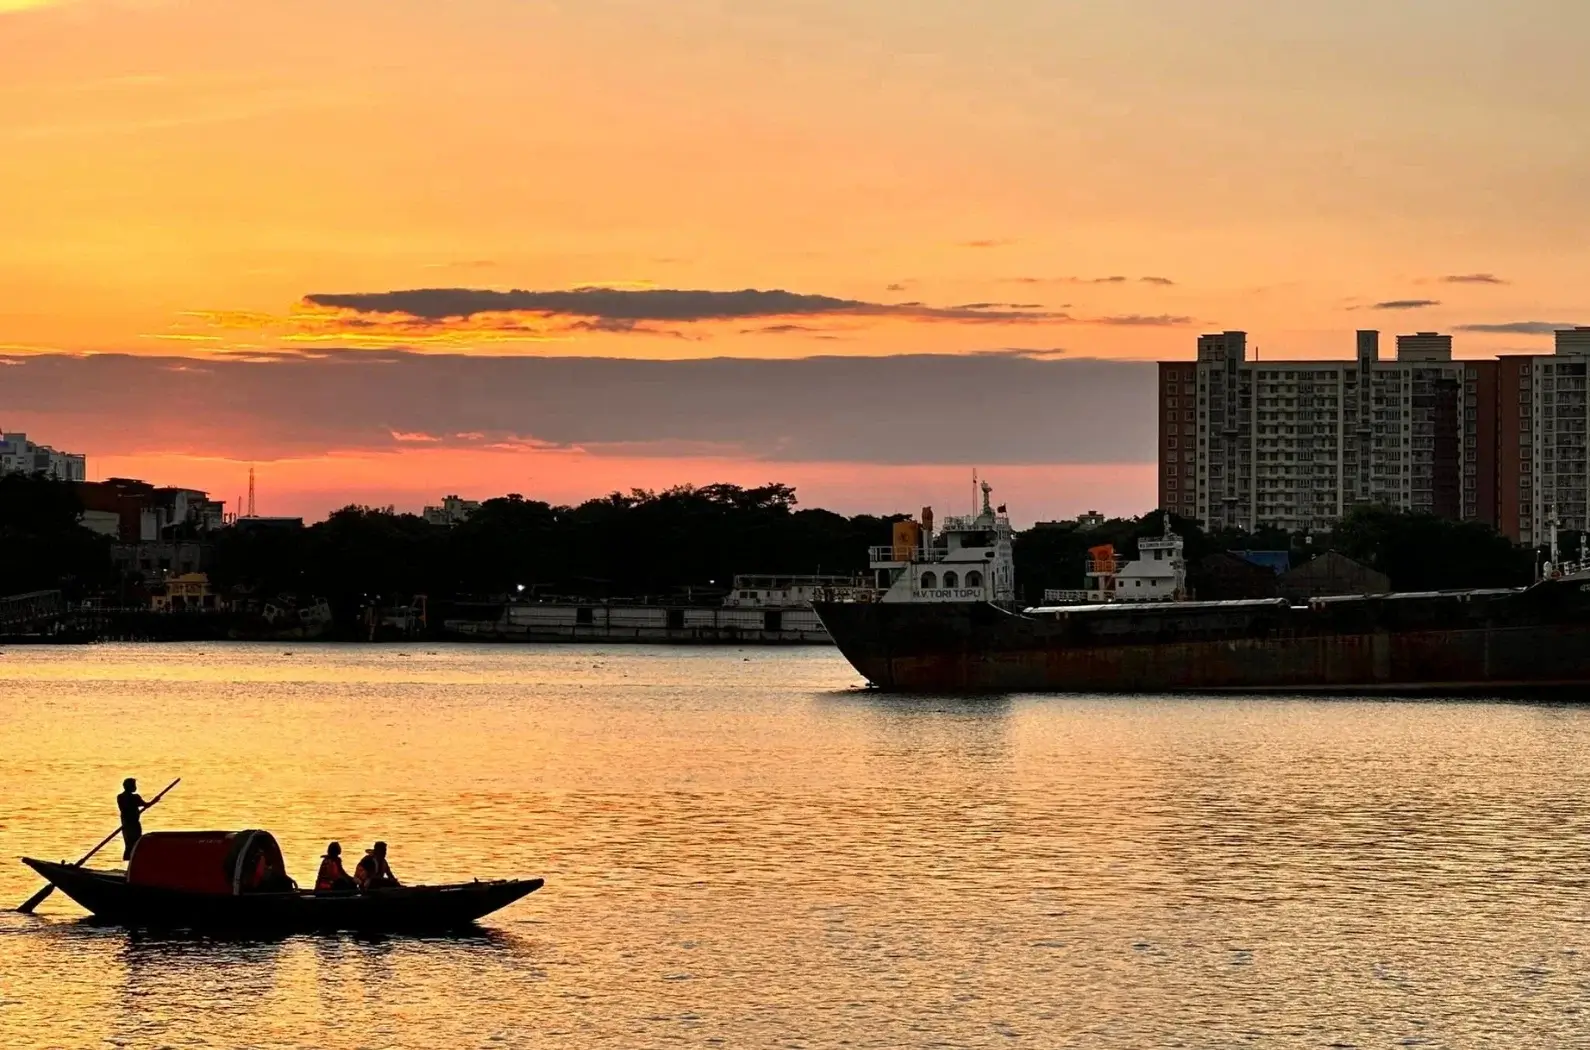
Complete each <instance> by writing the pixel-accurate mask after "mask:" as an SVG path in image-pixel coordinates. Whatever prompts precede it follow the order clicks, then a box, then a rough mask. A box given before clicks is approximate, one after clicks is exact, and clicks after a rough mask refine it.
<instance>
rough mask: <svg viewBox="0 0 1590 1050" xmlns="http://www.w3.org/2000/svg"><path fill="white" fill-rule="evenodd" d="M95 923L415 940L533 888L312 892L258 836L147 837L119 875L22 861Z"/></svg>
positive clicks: (469, 885) (499, 884)
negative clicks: (353, 934)
mask: <svg viewBox="0 0 1590 1050" xmlns="http://www.w3.org/2000/svg"><path fill="white" fill-rule="evenodd" d="M22 862H23V863H24V864H26V865H28V867H30V868H32V869H33V870H34V871H36V872H38V873H39V874H40V875H42V876H44V877H45V878H46V879H48V880H49V881H50V882H51V883H53V884H54V885H55V886H56V887H57V888H59V889H60V891H61V892H62V893H64V894H66V895H67V896H68V897H70V898H72V900H74V901H76V902H77V903H78V904H80V905H82V906H83V907H84V908H86V909H88V911H90V912H91V913H93V915H94V917H95V918H96V919H99V920H101V921H104V922H109V923H114V924H117V925H122V926H130V927H146V928H157V929H228V930H248V931H254V932H261V933H294V932H301V931H311V930H354V931H360V932H365V933H422V932H427V931H438V932H440V931H447V930H456V929H459V928H462V927H467V926H469V925H470V924H471V923H473V922H475V920H477V919H479V918H481V917H482V916H485V915H489V914H491V913H492V912H494V911H497V910H498V909H499V908H504V907H507V906H508V905H509V904H512V903H513V902H514V901H516V900H519V899H520V898H521V897H525V896H528V895H529V894H531V893H534V892H535V891H536V890H538V889H540V888H541V886H542V884H543V880H541V879H493V880H490V881H484V882H483V881H480V880H476V881H474V882H460V883H450V884H447V885H438V886H390V887H383V888H380V889H372V890H366V891H359V892H352V891H349V892H337V893H314V892H312V891H308V890H300V889H298V888H297V887H296V886H295V885H294V884H293V883H292V881H291V880H290V879H288V878H287V874H286V865H285V864H284V862H283V860H282V852H281V848H280V847H279V846H278V845H277V843H276V839H275V838H273V837H272V836H271V835H270V833H269V832H265V831H152V832H148V833H146V834H145V835H144V836H143V838H141V839H139V841H138V845H137V846H136V847H135V848H134V849H133V855H132V859H131V860H130V861H129V862H128V864H127V870H126V871H125V872H121V871H96V870H92V869H89V868H84V867H79V866H77V865H74V864H68V863H65V862H62V863H53V862H51V861H44V860H35V859H33V858H31V857H24V858H22Z"/></svg>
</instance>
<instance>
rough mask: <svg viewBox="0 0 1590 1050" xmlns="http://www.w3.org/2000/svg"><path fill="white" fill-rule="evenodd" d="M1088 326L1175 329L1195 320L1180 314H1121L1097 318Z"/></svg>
mask: <svg viewBox="0 0 1590 1050" xmlns="http://www.w3.org/2000/svg"><path fill="white" fill-rule="evenodd" d="M1087 323H1088V324H1101V325H1120V326H1123V327H1142V328H1174V327H1177V326H1179V325H1184V324H1192V323H1193V318H1191V317H1184V316H1181V315H1179V314H1119V315H1117V316H1114V317H1095V318H1093V319H1092V320H1091V321H1089V322H1087Z"/></svg>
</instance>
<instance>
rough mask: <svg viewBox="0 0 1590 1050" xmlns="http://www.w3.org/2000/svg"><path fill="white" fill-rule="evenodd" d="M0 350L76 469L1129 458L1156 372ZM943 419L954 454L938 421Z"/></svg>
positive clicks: (993, 361)
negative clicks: (333, 457)
mask: <svg viewBox="0 0 1590 1050" xmlns="http://www.w3.org/2000/svg"><path fill="white" fill-rule="evenodd" d="M193 363H194V361H193V359H192V358H181V357H152V356H144V355H132V354H95V355H86V356H78V355H66V354H42V355H41V354H31V355H0V365H4V366H5V367H4V369H3V370H4V372H5V378H6V381H5V383H4V384H0V418H4V419H5V420H6V423H7V426H10V427H16V428H18V429H25V430H27V431H28V432H29V433H34V434H43V435H47V439H48V440H49V442H50V443H51V444H53V445H55V446H56V447H58V448H69V449H72V450H73V451H82V452H86V453H88V454H89V455H90V457H94V456H105V455H156V454H171V455H192V456H204V457H218V458H230V459H237V460H250V459H252V460H258V461H261V462H264V461H268V460H272V459H284V458H295V457H315V458H320V457H324V456H326V455H328V454H338V453H349V454H354V453H361V452H384V453H396V452H401V451H405V450H414V449H440V450H445V449H465V450H471V449H473V450H486V449H493V450H501V449H503V448H521V447H522V448H530V447H535V448H557V449H584V450H586V451H588V452H591V453H593V454H598V455H600V454H604V453H603V451H602V450H604V449H613V448H620V447H622V448H624V449H625V450H627V451H626V454H627V455H634V454H637V453H636V450H637V449H652V450H653V452H652V454H654V455H664V454H677V453H678V450H679V449H682V448H692V447H694V448H703V449H705V448H712V449H716V450H720V454H721V450H723V449H731V450H733V451H734V453H735V454H737V455H738V456H740V457H743V458H746V459H748V460H759V461H769V462H788V461H801V462H838V463H894V464H913V463H946V462H953V463H964V464H968V465H970V464H976V463H1011V464H1016V463H1033V464H1038V463H1131V462H1141V461H1144V460H1146V459H1151V458H1152V457H1153V454H1154V453H1153V450H1154V441H1155V433H1156V430H1155V427H1156V422H1155V412H1154V400H1153V390H1154V382H1155V375H1156V373H1155V368H1156V366H1155V365H1154V364H1152V363H1151V362H1142V361H1102V360H1093V359H1085V358H1067V357H1065V355H1064V351H1062V350H1059V349H1049V350H1045V349H1026V348H1007V349H998V350H993V351H991V352H989V353H985V354H975V355H950V354H942V355H931V354H920V355H911V356H904V357H807V358H798V359H794V360H763V359H748V358H706V359H701V358H696V359H689V360H679V361H654V360H634V359H622V358H594V357H577V358H576V357H522V356H511V357H504V356H485V355H465V354H452V353H419V352H411V351H361V350H329V351H320V352H317V353H314V354H275V355H268V356H261V357H257V358H241V357H230V356H215V357H208V358H206V359H205V360H204V362H203V365H204V367H203V369H202V370H196V369H190V370H183V371H174V370H173V366H182V367H184V368H185V367H186V366H188V365H192V364H193ZM949 416H953V417H954V418H956V419H962V420H965V421H966V422H967V425H966V426H963V427H958V428H957V429H956V431H955V438H954V440H953V441H946V440H945V430H944V420H945V419H946V418H948V417H949Z"/></svg>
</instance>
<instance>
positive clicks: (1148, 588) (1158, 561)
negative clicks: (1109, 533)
mask: <svg viewBox="0 0 1590 1050" xmlns="http://www.w3.org/2000/svg"><path fill="white" fill-rule="evenodd" d="M1182 546H1183V544H1182V538H1181V537H1180V536H1178V535H1177V534H1176V533H1174V532H1172V531H1171V528H1170V515H1168V514H1167V515H1165V533H1164V535H1162V536H1155V537H1147V538H1144V539H1140V540H1138V541H1137V553H1138V557H1137V558H1136V559H1135V560H1133V561H1128V562H1122V561H1121V560H1120V559H1118V558H1117V557H1116V555H1115V548H1114V547H1113V546H1111V545H1109V544H1104V545H1101V546H1098V547H1093V548H1091V549H1089V551H1088V568H1087V577H1088V586H1087V587H1086V588H1084V589H1082V590H1069V591H1067V590H1046V591H1044V592H1043V600H1044V604H1045V605H1067V604H1072V605H1083V604H1092V605H1097V604H1102V603H1104V602H1180V601H1186V600H1187V559H1186V557H1185V555H1184V554H1183V551H1182Z"/></svg>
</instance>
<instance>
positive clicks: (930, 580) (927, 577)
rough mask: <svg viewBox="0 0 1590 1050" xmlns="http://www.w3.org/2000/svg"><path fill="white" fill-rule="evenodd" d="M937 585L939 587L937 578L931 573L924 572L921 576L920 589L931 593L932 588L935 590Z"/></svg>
mask: <svg viewBox="0 0 1590 1050" xmlns="http://www.w3.org/2000/svg"><path fill="white" fill-rule="evenodd" d="M938 585H939V578H938V576H936V575H935V574H933V573H932V572H924V573H923V574H922V589H923V590H924V591H931V590H933V589H934V588H936V587H937V586H938Z"/></svg>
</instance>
